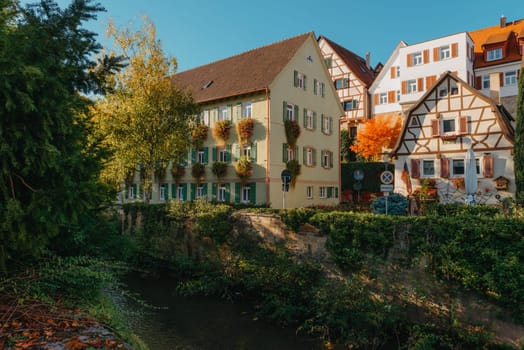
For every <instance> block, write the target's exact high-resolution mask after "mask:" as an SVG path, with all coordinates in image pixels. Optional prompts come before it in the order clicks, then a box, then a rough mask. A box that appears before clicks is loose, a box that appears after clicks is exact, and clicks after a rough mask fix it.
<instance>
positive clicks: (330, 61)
mask: <svg viewBox="0 0 524 350" xmlns="http://www.w3.org/2000/svg"><path fill="white" fill-rule="evenodd" d="M324 62H326V67H327V68H328V69H329V68H331V67H332V66H333V59H332V58H331V57H326V58H324Z"/></svg>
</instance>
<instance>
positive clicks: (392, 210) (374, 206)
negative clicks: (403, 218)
mask: <svg viewBox="0 0 524 350" xmlns="http://www.w3.org/2000/svg"><path fill="white" fill-rule="evenodd" d="M386 203H387V214H389V215H405V214H406V213H407V209H408V200H407V198H406V197H404V196H403V195H401V194H398V193H391V194H390V195H389V196H387V197H385V196H383V197H378V198H375V199H374V200H373V202H371V212H372V213H373V214H386Z"/></svg>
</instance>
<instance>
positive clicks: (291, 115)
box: [286, 103, 295, 120]
mask: <svg viewBox="0 0 524 350" xmlns="http://www.w3.org/2000/svg"><path fill="white" fill-rule="evenodd" d="M286 118H287V120H295V105H294V104H291V103H288V104H287V107H286Z"/></svg>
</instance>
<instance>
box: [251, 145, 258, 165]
mask: <svg viewBox="0 0 524 350" xmlns="http://www.w3.org/2000/svg"><path fill="white" fill-rule="evenodd" d="M251 161H252V162H256V161H257V143H256V142H251Z"/></svg>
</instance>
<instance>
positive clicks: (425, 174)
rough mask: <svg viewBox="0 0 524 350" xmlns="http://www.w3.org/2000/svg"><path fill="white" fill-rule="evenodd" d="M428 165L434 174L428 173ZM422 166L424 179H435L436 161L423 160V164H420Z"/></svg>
mask: <svg viewBox="0 0 524 350" xmlns="http://www.w3.org/2000/svg"><path fill="white" fill-rule="evenodd" d="M426 164H428V165H429V166H430V167H429V168H430V169H431V170H432V172H426ZM420 166H421V167H422V169H421V171H420V173H421V174H422V177H435V160H434V159H422V162H420Z"/></svg>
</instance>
